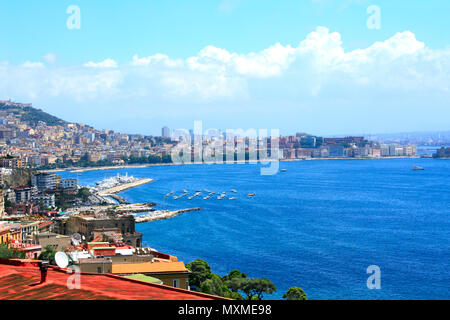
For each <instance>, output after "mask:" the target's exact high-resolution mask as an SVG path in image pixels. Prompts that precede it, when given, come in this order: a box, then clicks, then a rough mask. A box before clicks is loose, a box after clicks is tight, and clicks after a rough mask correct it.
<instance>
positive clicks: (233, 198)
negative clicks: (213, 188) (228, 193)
mask: <svg viewBox="0 0 450 320" xmlns="http://www.w3.org/2000/svg"><path fill="white" fill-rule="evenodd" d="M228 199H229V200H235V199H236V198H235V197H230V198H228Z"/></svg>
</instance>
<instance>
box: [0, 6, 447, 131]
mask: <svg viewBox="0 0 450 320" xmlns="http://www.w3.org/2000/svg"><path fill="white" fill-rule="evenodd" d="M449 12H450V1H448V0H429V1H421V0H409V1H405V0H378V1H369V0H341V1H337V0H297V1H290V0H284V1H264V0H258V1H255V0H196V1H192V0H191V1H183V0H177V1H172V0H166V1H159V0H158V1H156V0H151V1H150V0H128V1H120V0H95V1H93V0H71V1H65V0H58V1H55V0H53V1H51V0H40V1H32V0H15V1H1V2H0V39H1V42H0V100H1V99H12V100H15V101H18V102H31V103H33V105H34V106H35V107H38V108H41V109H43V110H44V111H46V112H49V113H51V114H54V115H56V116H58V117H60V118H62V119H64V120H67V121H72V122H81V123H86V124H89V125H92V126H94V127H96V128H98V129H113V130H117V131H121V132H128V133H142V134H153V135H158V134H160V133H161V128H162V127H163V126H168V127H170V128H171V129H177V128H185V129H189V128H193V126H194V121H196V120H198V121H202V122H203V128H204V129H207V128H217V129H222V130H225V129H238V128H241V129H243V130H248V129H251V128H254V129H268V130H270V129H279V130H280V132H281V134H283V135H289V134H295V133H296V132H308V133H312V134H318V135H339V134H376V133H394V132H408V131H444V130H450V107H449V105H450V92H449V87H450V33H449V32H448V30H450V19H448V15H449Z"/></svg>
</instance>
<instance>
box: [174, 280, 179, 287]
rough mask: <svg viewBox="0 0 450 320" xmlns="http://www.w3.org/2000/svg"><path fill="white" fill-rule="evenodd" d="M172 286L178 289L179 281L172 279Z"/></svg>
mask: <svg viewBox="0 0 450 320" xmlns="http://www.w3.org/2000/svg"><path fill="white" fill-rule="evenodd" d="M173 286H174V287H175V288H179V287H180V280H178V279H174V280H173Z"/></svg>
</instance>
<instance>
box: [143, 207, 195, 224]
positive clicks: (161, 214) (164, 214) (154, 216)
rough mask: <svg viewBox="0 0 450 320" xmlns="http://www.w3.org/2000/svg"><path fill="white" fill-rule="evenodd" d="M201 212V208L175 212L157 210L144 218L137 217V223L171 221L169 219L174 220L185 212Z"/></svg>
mask: <svg viewBox="0 0 450 320" xmlns="http://www.w3.org/2000/svg"><path fill="white" fill-rule="evenodd" d="M199 210H201V208H190V209H181V210H175V211H170V210H156V211H152V212H149V213H147V214H145V215H143V216H140V217H136V218H135V222H136V223H142V222H150V221H156V220H163V219H169V218H173V217H175V216H177V215H179V214H181V213H184V212H190V211H199Z"/></svg>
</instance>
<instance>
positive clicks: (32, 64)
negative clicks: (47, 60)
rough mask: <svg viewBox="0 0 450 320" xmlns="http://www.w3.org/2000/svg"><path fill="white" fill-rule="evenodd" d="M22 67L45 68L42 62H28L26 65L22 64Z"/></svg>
mask: <svg viewBox="0 0 450 320" xmlns="http://www.w3.org/2000/svg"><path fill="white" fill-rule="evenodd" d="M22 67H24V68H43V67H44V64H43V63H42V62H31V61H26V62H25V63H24V64H22Z"/></svg>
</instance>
